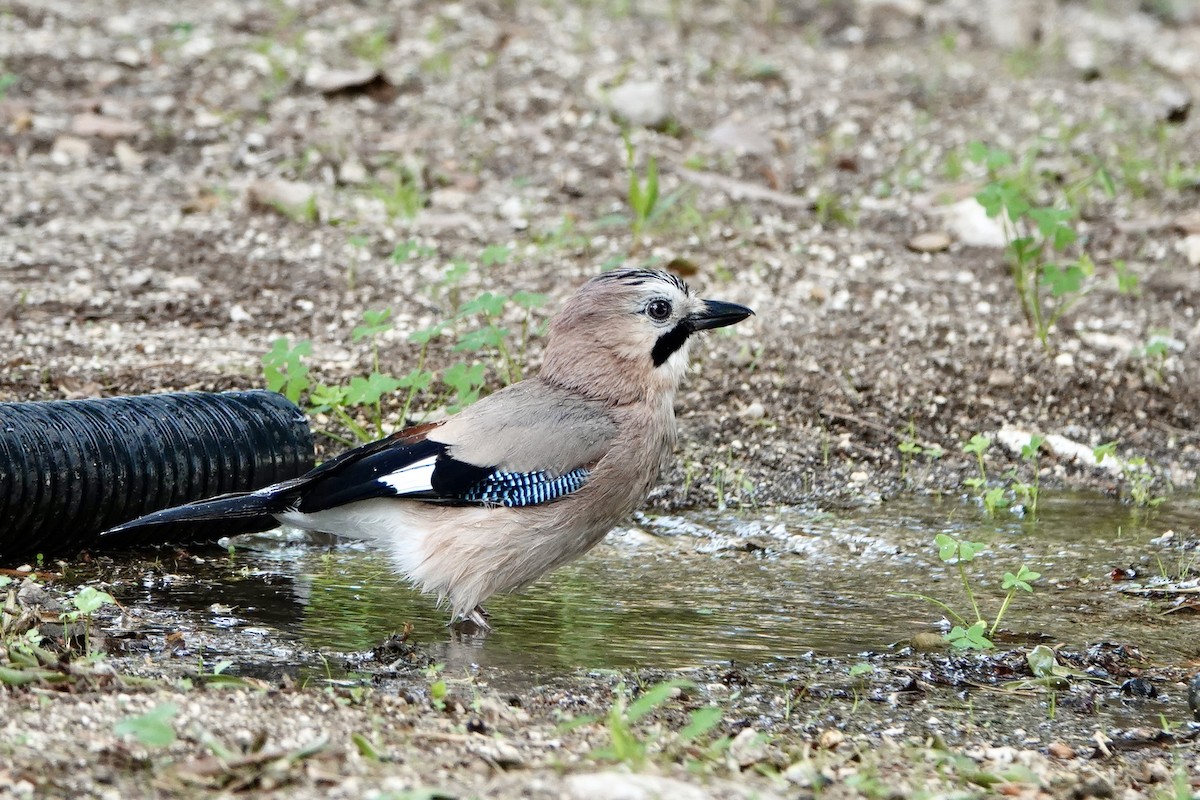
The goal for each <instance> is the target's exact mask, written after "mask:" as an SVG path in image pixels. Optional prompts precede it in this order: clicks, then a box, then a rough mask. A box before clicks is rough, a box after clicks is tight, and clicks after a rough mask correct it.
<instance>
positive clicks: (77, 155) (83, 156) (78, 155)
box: [50, 135, 92, 167]
mask: <svg viewBox="0 0 1200 800" xmlns="http://www.w3.org/2000/svg"><path fill="white" fill-rule="evenodd" d="M91 154H92V146H91V145H90V144H88V143H87V141H86V140H84V139H80V138H79V137H78V136H66V135H63V136H59V137H58V138H57V139H55V140H54V144H53V145H51V146H50V160H51V161H53V162H54V163H55V164H58V165H59V166H62V167H65V166H69V165H71V164H82V163H84V162H85V161H87V160H88V156H90V155H91Z"/></svg>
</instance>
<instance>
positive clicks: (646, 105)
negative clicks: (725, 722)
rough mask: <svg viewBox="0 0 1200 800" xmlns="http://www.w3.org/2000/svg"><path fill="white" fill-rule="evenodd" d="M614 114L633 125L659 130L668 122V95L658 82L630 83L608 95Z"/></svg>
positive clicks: (622, 85)
mask: <svg viewBox="0 0 1200 800" xmlns="http://www.w3.org/2000/svg"><path fill="white" fill-rule="evenodd" d="M608 105H609V108H611V109H612V111H613V113H614V114H616V115H617V116H618V117H620V118H621V119H624V120H626V121H627V122H629V123H631V124H633V125H641V126H642V127H645V128H657V127H658V126H659V125H662V124H663V123H665V122H666V121H667V118H668V117H669V116H670V109H668V107H667V94H666V92H665V91H663V87H662V85H661V84H659V83H657V82H656V81H630V82H629V83H623V84H621V85H620V86H618V87H616V88H614V89H613V90H612V91H610V92H609V93H608Z"/></svg>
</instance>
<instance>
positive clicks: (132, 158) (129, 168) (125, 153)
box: [113, 139, 146, 172]
mask: <svg viewBox="0 0 1200 800" xmlns="http://www.w3.org/2000/svg"><path fill="white" fill-rule="evenodd" d="M113 155H114V156H116V158H117V163H118V164H120V165H121V169H123V170H125V171H126V172H137V171H138V170H140V169H141V168H142V164H143V163H144V162H145V161H146V157H145V156H143V155H142V154H141V153H139V152H138V151H137V150H134V149H133V147H132V146H130V144H129V142H126V141H125V140H124V139H122V140H121V141H119V142H117V143H116V144H115V145H113Z"/></svg>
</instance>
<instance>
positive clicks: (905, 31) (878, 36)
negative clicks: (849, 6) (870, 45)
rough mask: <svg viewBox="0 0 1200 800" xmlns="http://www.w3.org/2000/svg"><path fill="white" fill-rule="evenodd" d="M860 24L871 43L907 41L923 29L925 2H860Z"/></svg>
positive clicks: (884, 0) (920, 0)
mask: <svg viewBox="0 0 1200 800" xmlns="http://www.w3.org/2000/svg"><path fill="white" fill-rule="evenodd" d="M857 5H858V8H857V12H858V13H857V18H858V24H859V26H860V27H861V28H862V29H863V34H864V35H865V36H866V38H867V39H868V40H869V41H873V42H877V41H896V40H899V39H907V38H908V37H910V36H912V35H914V34H915V33H916V32H917V31H918V30H919V29H920V27H921V19H922V17H923V16H924V14H925V2H924V0H858V3H857Z"/></svg>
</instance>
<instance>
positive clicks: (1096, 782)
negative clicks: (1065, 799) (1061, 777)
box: [1071, 775, 1114, 800]
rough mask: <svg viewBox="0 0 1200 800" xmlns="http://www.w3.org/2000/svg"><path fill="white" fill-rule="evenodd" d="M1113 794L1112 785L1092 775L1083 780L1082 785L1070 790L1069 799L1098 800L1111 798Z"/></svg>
mask: <svg viewBox="0 0 1200 800" xmlns="http://www.w3.org/2000/svg"><path fill="white" fill-rule="evenodd" d="M1113 794H1114V792H1113V787H1112V784H1111V783H1109V782H1108V781H1107V780H1105V779H1104V778H1102V777H1100V776H1099V775H1093V776H1092V777H1090V778H1085V779H1084V780H1083V782H1082V783H1080V784H1079V785H1078V786H1076V787H1075V788H1074V789H1072V790H1071V797H1073V798H1076V800H1083V798H1085V797H1095V798H1099V800H1104V798H1107V797H1112V796H1113Z"/></svg>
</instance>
